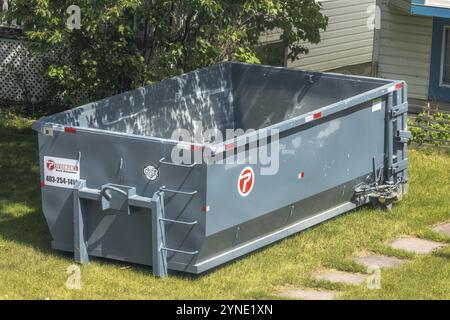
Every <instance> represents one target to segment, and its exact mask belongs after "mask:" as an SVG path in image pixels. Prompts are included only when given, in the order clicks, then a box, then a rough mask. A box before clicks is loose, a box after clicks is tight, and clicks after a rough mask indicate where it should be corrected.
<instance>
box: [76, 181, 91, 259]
mask: <svg viewBox="0 0 450 320" xmlns="http://www.w3.org/2000/svg"><path fill="white" fill-rule="evenodd" d="M85 186H86V182H85V181H83V180H80V181H78V182H77V183H76V185H75V189H74V190H73V226H74V233H73V234H74V250H73V252H74V256H75V261H76V262H78V263H81V264H88V263H89V255H88V251H87V244H86V228H85V226H86V217H85V210H83V206H84V203H83V202H84V200H83V199H81V198H80V194H79V192H80V190H81V189H82V188H84V187H85Z"/></svg>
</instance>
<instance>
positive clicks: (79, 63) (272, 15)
mask: <svg viewBox="0 0 450 320" xmlns="http://www.w3.org/2000/svg"><path fill="white" fill-rule="evenodd" d="M73 4H75V5H78V6H79V7H80V8H81V28H80V29H73V30H71V29H69V28H68V27H67V25H66V22H67V19H68V18H69V16H70V14H68V13H67V8H68V7H69V6H70V5H73ZM7 14H8V15H9V16H10V18H11V17H14V18H18V19H19V20H20V21H21V23H22V25H23V29H24V32H25V35H26V36H27V38H28V39H30V40H32V43H33V44H34V46H35V49H37V50H38V51H39V52H41V53H45V57H46V58H45V61H46V64H45V67H46V73H47V75H48V76H49V77H50V78H51V79H52V80H54V81H56V83H57V85H58V87H59V88H60V91H61V93H62V95H63V97H64V98H65V100H66V102H68V103H69V104H76V103H78V102H79V101H77V99H76V98H77V96H79V92H83V93H84V94H85V96H86V98H87V99H88V100H91V99H98V98H102V97H106V96H110V95H112V94H116V93H119V92H123V91H126V90H129V89H131V88H135V87H139V86H142V85H146V84H149V83H152V82H154V81H159V80H161V79H164V78H167V77H171V76H174V75H178V74H180V73H183V72H187V71H191V70H193V69H196V68H200V67H204V66H208V65H210V64H213V63H217V62H221V61H227V60H237V61H242V62H248V63H259V62H260V61H259V59H258V56H257V54H256V52H257V49H258V46H259V45H260V41H259V39H260V37H261V35H263V34H264V32H271V31H272V32H273V31H279V32H280V34H281V36H280V39H281V40H282V41H283V43H284V45H285V46H286V47H287V48H288V49H289V51H288V52H289V54H288V58H289V59H291V60H295V59H297V58H298V57H299V56H300V55H301V54H304V53H307V52H308V50H307V48H306V47H305V45H304V44H305V43H306V42H311V43H318V42H319V41H320V33H319V32H320V30H321V29H325V28H326V26H327V18H326V17H324V16H323V15H322V14H321V13H320V5H319V4H318V3H316V1H315V0H251V1H243V0H171V1H170V0H95V1H93V0H14V1H13V4H12V5H11V7H10V10H9V11H8V13H7Z"/></svg>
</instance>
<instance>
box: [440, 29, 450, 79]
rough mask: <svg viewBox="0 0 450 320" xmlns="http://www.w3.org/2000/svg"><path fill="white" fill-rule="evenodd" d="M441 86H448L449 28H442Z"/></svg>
mask: <svg viewBox="0 0 450 320" xmlns="http://www.w3.org/2000/svg"><path fill="white" fill-rule="evenodd" d="M442 84H444V85H450V27H446V28H444V41H443V43H442Z"/></svg>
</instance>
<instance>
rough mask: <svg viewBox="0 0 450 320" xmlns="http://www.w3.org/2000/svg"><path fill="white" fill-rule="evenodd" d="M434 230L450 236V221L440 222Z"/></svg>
mask: <svg viewBox="0 0 450 320" xmlns="http://www.w3.org/2000/svg"><path fill="white" fill-rule="evenodd" d="M433 230H434V231H435V232H437V233H440V234H442V235H444V236H447V237H449V238H450V223H443V224H440V225H438V226H436V227H435V228H434V229H433Z"/></svg>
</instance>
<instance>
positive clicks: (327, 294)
mask: <svg viewBox="0 0 450 320" xmlns="http://www.w3.org/2000/svg"><path fill="white" fill-rule="evenodd" d="M337 294H338V292H335V291H319V290H313V289H304V290H295V289H292V290H286V291H283V292H281V293H279V294H278V296H280V297H284V298H291V299H302V300H333V299H334V298H335V297H336V295H337Z"/></svg>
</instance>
